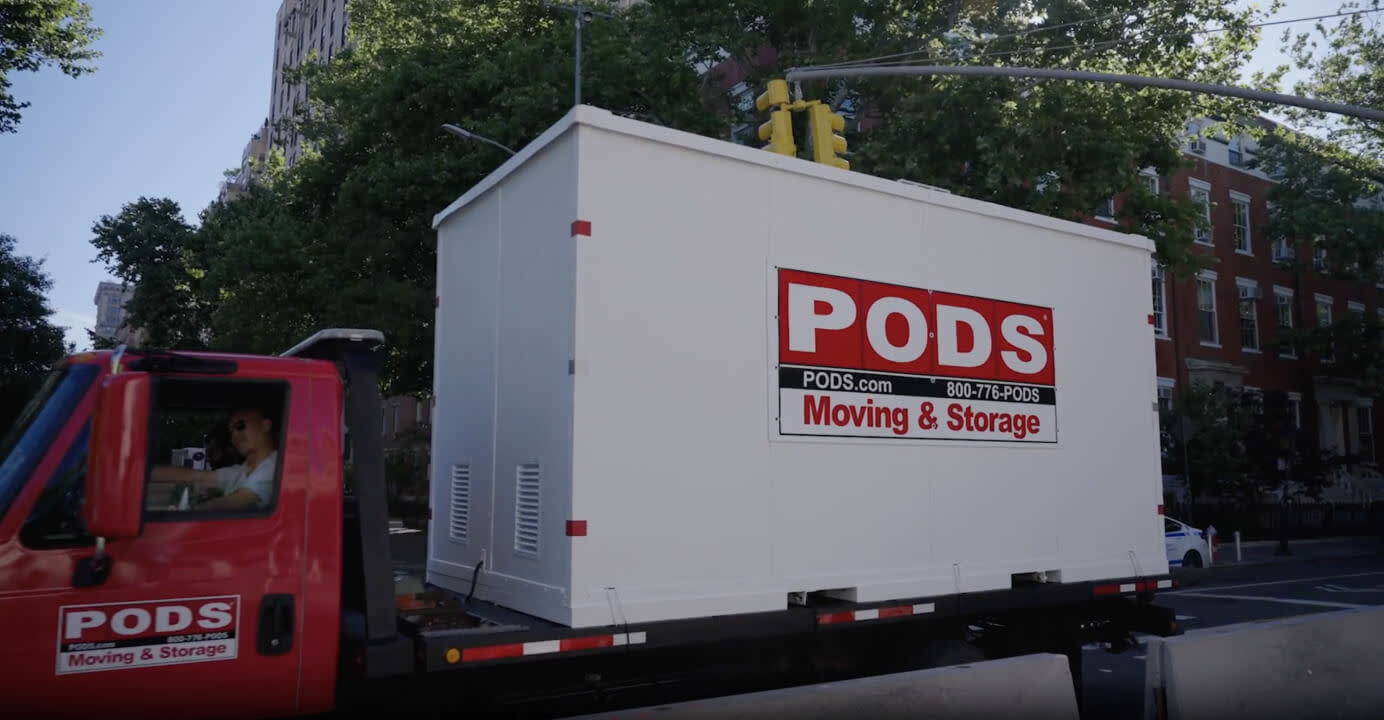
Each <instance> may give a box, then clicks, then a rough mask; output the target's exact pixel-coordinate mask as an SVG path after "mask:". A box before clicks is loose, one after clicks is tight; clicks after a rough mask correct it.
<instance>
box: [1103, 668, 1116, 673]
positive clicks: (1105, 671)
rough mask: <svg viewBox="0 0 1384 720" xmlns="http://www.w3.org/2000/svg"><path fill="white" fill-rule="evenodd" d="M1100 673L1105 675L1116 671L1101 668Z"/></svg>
mask: <svg viewBox="0 0 1384 720" xmlns="http://www.w3.org/2000/svg"><path fill="white" fill-rule="evenodd" d="M1100 671H1101V672H1103V673H1113V672H1115V671H1114V670H1111V669H1109V668H1100Z"/></svg>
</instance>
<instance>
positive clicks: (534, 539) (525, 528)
mask: <svg viewBox="0 0 1384 720" xmlns="http://www.w3.org/2000/svg"><path fill="white" fill-rule="evenodd" d="M541 492H542V484H541V483H540V473H539V468H538V463H523V464H521V465H520V466H519V468H518V470H517V472H516V473H515V488H514V551H515V552H517V553H519V554H521V555H531V556H534V557H537V556H538V540H539V510H540V509H541V507H542V500H541Z"/></svg>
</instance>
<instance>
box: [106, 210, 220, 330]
mask: <svg viewBox="0 0 1384 720" xmlns="http://www.w3.org/2000/svg"><path fill="white" fill-rule="evenodd" d="M91 232H92V239H91V243H92V245H94V246H95V247H96V250H97V256H96V259H95V260H94V261H93V262H104V263H106V266H107V268H108V269H109V270H110V272H111V273H113V274H114V275H115V276H116V277H117V278H119V279H120V280H122V281H124V282H125V283H127V284H129V285H130V286H132V287H134V288H135V292H134V297H133V298H132V299H131V300H130V302H129V304H127V305H126V306H125V310H126V324H127V325H128V326H129V327H131V328H141V329H143V330H144V332H145V341H144V342H145V344H146V345H148V346H151V347H158V348H165V349H198V348H203V347H205V345H206V343H205V337H204V335H203V330H205V329H206V328H207V327H208V323H207V320H206V316H207V302H206V301H205V296H204V294H203V293H204V292H206V291H207V288H206V287H205V284H204V283H203V278H204V276H205V274H206V265H207V257H206V255H205V253H203V252H202V251H201V249H202V244H201V243H200V241H199V238H198V234H197V232H196V229H195V228H193V227H192V226H191V225H189V224H188V223H187V222H186V221H185V220H184V219H183V215H182V210H181V209H180V208H179V207H178V203H176V202H174V201H172V200H169V199H167V198H147V197H141V198H139V199H138V200H136V201H134V202H131V203H126V204H125V206H124V207H122V208H121V210H120V212H119V213H117V214H116V215H114V216H112V215H103V216H102V217H101V219H99V220H97V221H96V223H95V224H93V225H92V228H91Z"/></svg>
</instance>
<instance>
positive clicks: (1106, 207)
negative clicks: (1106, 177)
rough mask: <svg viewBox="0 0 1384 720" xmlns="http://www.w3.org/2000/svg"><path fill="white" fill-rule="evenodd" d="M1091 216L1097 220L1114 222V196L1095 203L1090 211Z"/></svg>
mask: <svg viewBox="0 0 1384 720" xmlns="http://www.w3.org/2000/svg"><path fill="white" fill-rule="evenodd" d="M1091 215H1093V216H1094V217H1096V218H1097V219H1099V220H1114V219H1115V198H1114V196H1111V197H1108V198H1105V199H1103V200H1101V201H1100V202H1097V203H1096V206H1095V207H1094V208H1092V209H1091Z"/></svg>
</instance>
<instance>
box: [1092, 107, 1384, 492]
mask: <svg viewBox="0 0 1384 720" xmlns="http://www.w3.org/2000/svg"><path fill="white" fill-rule="evenodd" d="M1207 122H1209V121H1206V120H1196V121H1193V122H1192V123H1190V124H1189V127H1190V128H1191V129H1193V130H1196V129H1199V128H1200V126H1201V125H1203V124H1205V123H1207ZM1254 152H1255V145H1254V143H1253V141H1252V140H1251V139H1250V138H1247V137H1237V138H1229V139H1225V138H1222V139H1216V138H1208V139H1206V140H1200V141H1193V142H1191V143H1188V144H1187V145H1186V146H1185V147H1184V155H1185V157H1186V158H1187V159H1188V160H1189V161H1190V166H1189V167H1187V168H1184V169H1182V170H1180V171H1178V172H1176V173H1174V174H1171V175H1166V176H1162V177H1158V176H1155V175H1152V174H1146V175H1144V176H1143V178H1144V181H1145V182H1146V183H1148V184H1149V185H1150V187H1151V188H1153V189H1156V190H1157V191H1159V192H1166V193H1176V194H1187V195H1191V196H1192V197H1193V198H1194V199H1197V200H1200V201H1201V202H1203V203H1205V204H1206V207H1207V217H1208V219H1209V220H1210V223H1211V226H1212V227H1211V229H1210V231H1209V232H1206V233H1198V236H1197V237H1196V238H1195V239H1194V242H1195V245H1194V247H1195V248H1196V250H1197V251H1198V252H1199V253H1201V254H1202V255H1204V256H1210V257H1213V258H1214V259H1215V262H1214V264H1213V265H1212V266H1211V267H1210V268H1208V269H1206V270H1204V271H1201V272H1199V273H1198V274H1197V275H1196V276H1195V277H1192V278H1187V279H1181V280H1179V279H1174V278H1173V277H1171V275H1169V274H1168V273H1165V272H1162V271H1161V269H1160V268H1159V267H1158V265H1157V264H1156V263H1151V268H1150V275H1151V282H1152V284H1153V285H1152V289H1153V307H1152V308H1151V312H1152V315H1153V318H1154V330H1155V333H1156V337H1157V342H1156V349H1155V352H1156V354H1157V368H1158V378H1157V382H1158V388H1159V402H1160V404H1163V405H1164V407H1171V404H1172V402H1173V398H1174V397H1175V394H1176V390H1177V388H1179V387H1184V386H1186V385H1188V384H1195V383H1205V384H1209V385H1216V384H1221V385H1224V386H1226V387H1229V388H1235V389H1239V390H1242V391H1246V392H1251V393H1263V392H1265V391H1282V392H1286V393H1287V394H1288V398H1289V405H1290V408H1291V412H1292V415H1293V418H1294V421H1295V423H1296V424H1297V427H1299V428H1305V429H1306V430H1307V431H1308V432H1313V431H1315V433H1316V436H1317V438H1318V441H1319V443H1320V446H1321V448H1322V449H1323V450H1330V451H1332V452H1334V453H1337V454H1340V455H1357V456H1359V457H1360V462H1358V463H1354V464H1352V465H1350V466H1348V467H1347V468H1345V469H1343V471H1342V472H1341V474H1340V475H1339V476H1338V478H1337V486H1336V487H1334V488H1332V489H1331V490H1330V491H1329V492H1328V499H1331V500H1335V501H1358V500H1364V499H1372V498H1373V497H1380V496H1384V478H1381V476H1380V475H1379V474H1378V473H1377V472H1376V471H1375V467H1374V466H1375V463H1376V460H1377V458H1378V450H1377V438H1376V436H1375V432H1374V428H1375V427H1376V426H1377V422H1378V419H1379V418H1378V415H1377V412H1376V409H1375V408H1374V403H1373V401H1372V399H1371V398H1369V397H1363V396H1361V395H1359V394H1357V392H1356V391H1355V389H1354V388H1353V387H1352V385H1351V383H1349V382H1348V381H1345V380H1343V379H1341V378H1338V377H1334V376H1333V372H1332V363H1331V359H1330V358H1325V359H1318V358H1308V357H1298V356H1297V355H1295V353H1294V350H1293V349H1292V348H1291V347H1285V346H1283V345H1281V344H1280V339H1281V337H1282V329H1283V328H1292V327H1295V326H1297V325H1298V323H1299V321H1301V322H1302V323H1303V325H1304V326H1305V327H1308V328H1311V327H1322V326H1328V325H1330V324H1331V323H1332V322H1333V320H1337V319H1340V318H1341V317H1344V315H1345V313H1360V314H1365V313H1373V314H1375V315H1376V316H1377V317H1380V318H1384V307H1381V305H1380V301H1381V299H1384V292H1381V291H1384V282H1364V283H1362V282H1353V281H1350V280H1347V279H1345V278H1341V277H1332V273H1331V264H1330V262H1329V258H1327V257H1326V254H1325V251H1324V250H1322V249H1320V248H1316V247H1314V246H1313V245H1312V244H1311V243H1310V242H1307V241H1299V242H1297V243H1291V242H1288V241H1287V240H1284V241H1280V242H1274V241H1272V239H1271V238H1269V237H1268V235H1267V234H1266V232H1265V230H1264V228H1265V225H1266V223H1267V220H1268V214H1269V206H1268V202H1267V194H1268V191H1269V188H1271V187H1272V186H1273V184H1274V181H1273V180H1272V179H1271V178H1270V177H1269V176H1268V175H1266V174H1265V173H1264V172H1262V171H1261V170H1257V169H1250V168H1249V167H1246V164H1247V162H1248V161H1249V160H1250V159H1251V158H1252V157H1253V155H1254ZM1118 202H1119V199H1118V198H1117V199H1115V200H1114V201H1113V202H1112V204H1111V205H1110V206H1109V208H1108V209H1109V210H1110V211H1111V212H1112V214H1113V211H1114V210H1115V209H1116V208H1117V207H1118V206H1117V204H1116V203H1118ZM1097 214H1098V215H1099V213H1097ZM1089 222H1091V223H1092V224H1101V223H1113V222H1114V221H1113V220H1110V219H1105V220H1102V219H1100V218H1099V217H1097V218H1094V219H1092V220H1090V221H1089ZM1288 259H1295V260H1297V261H1298V263H1299V267H1303V268H1305V271H1304V272H1302V273H1301V275H1300V277H1296V278H1295V277H1294V273H1293V272H1292V271H1290V270H1289V269H1287V268H1286V267H1285V266H1284V265H1282V264H1281V263H1280V261H1282V260H1288ZM1308 383H1310V384H1311V388H1310V389H1311V392H1307V390H1308V387H1306V385H1307V384H1308ZM1304 398H1312V399H1313V400H1314V401H1313V402H1312V404H1311V405H1312V406H1311V407H1307V406H1305V405H1304Z"/></svg>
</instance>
